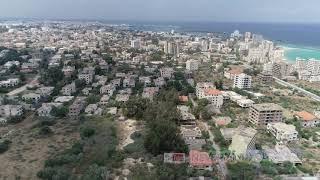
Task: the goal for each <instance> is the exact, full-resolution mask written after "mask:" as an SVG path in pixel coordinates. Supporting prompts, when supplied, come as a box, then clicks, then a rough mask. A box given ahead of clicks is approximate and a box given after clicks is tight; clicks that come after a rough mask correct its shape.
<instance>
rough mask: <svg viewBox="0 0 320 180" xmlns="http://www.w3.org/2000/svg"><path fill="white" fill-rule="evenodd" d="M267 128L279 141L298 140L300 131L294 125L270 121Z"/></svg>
mask: <svg viewBox="0 0 320 180" xmlns="http://www.w3.org/2000/svg"><path fill="white" fill-rule="evenodd" d="M267 130H268V132H270V133H271V134H272V135H273V136H274V137H275V138H276V139H277V140H278V141H281V142H290V141H295V140H298V131H297V130H296V127H295V126H294V125H291V124H290V125H289V124H285V123H282V122H277V123H269V124H268V125H267Z"/></svg>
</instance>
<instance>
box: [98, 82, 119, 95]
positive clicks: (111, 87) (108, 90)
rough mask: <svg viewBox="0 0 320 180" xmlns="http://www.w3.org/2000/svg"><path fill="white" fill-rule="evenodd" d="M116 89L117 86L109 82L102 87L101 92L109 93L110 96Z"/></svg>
mask: <svg viewBox="0 0 320 180" xmlns="http://www.w3.org/2000/svg"><path fill="white" fill-rule="evenodd" d="M115 90H116V87H115V86H114V85H113V84H108V85H105V86H102V87H101V88H100V94H108V95H109V96H112V95H113V92H114V91H115Z"/></svg>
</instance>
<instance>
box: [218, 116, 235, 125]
mask: <svg viewBox="0 0 320 180" xmlns="http://www.w3.org/2000/svg"><path fill="white" fill-rule="evenodd" d="M231 121H232V119H231V118H230V117H216V118H214V123H215V125H216V126H226V125H228V124H230V123H231Z"/></svg>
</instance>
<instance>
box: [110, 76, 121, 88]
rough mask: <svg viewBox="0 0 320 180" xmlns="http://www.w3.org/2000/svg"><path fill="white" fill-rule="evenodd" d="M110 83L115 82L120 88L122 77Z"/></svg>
mask: <svg viewBox="0 0 320 180" xmlns="http://www.w3.org/2000/svg"><path fill="white" fill-rule="evenodd" d="M110 83H111V84H113V85H114V86H115V87H116V88H118V87H120V86H121V79H120V78H118V79H113V80H112V81H111V82H110Z"/></svg>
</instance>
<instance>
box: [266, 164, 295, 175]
mask: <svg viewBox="0 0 320 180" xmlns="http://www.w3.org/2000/svg"><path fill="white" fill-rule="evenodd" d="M260 167H261V172H262V173H263V174H267V175H269V176H276V175H280V174H296V173H297V168H296V167H295V166H294V164H292V163H291V162H284V163H283V164H281V165H277V164H275V163H273V162H271V161H268V160H262V161H261V162H260Z"/></svg>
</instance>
